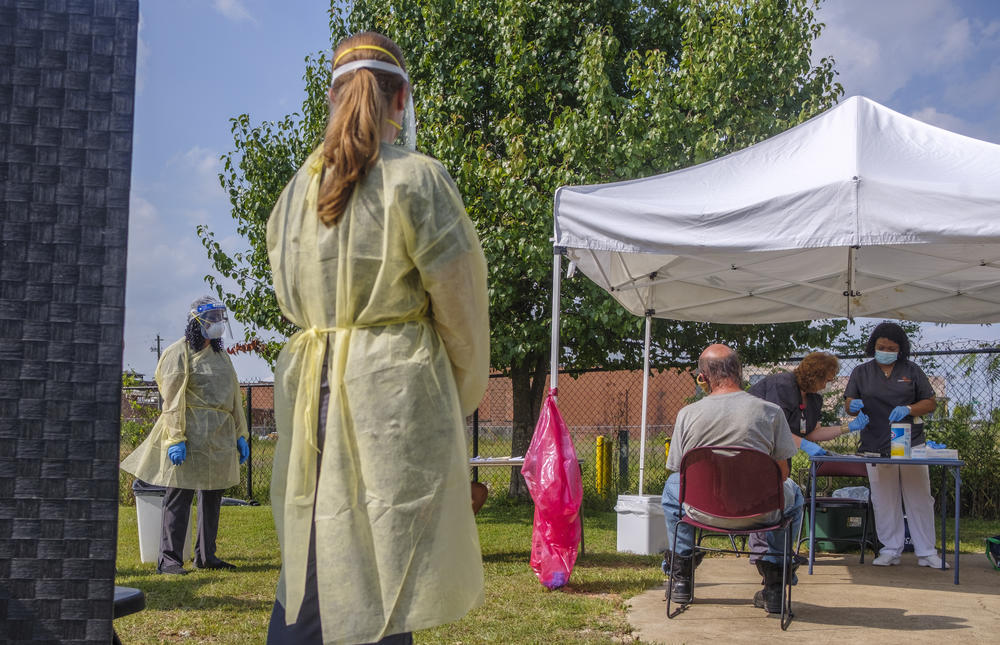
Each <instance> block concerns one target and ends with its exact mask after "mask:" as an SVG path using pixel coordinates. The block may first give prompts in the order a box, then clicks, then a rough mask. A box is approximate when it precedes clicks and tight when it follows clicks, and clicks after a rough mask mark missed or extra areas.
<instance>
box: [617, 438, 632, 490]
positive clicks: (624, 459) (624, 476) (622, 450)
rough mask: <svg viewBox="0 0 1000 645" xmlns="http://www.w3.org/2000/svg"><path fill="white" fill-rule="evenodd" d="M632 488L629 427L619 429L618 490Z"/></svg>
mask: <svg viewBox="0 0 1000 645" xmlns="http://www.w3.org/2000/svg"><path fill="white" fill-rule="evenodd" d="M629 488H630V486H629V479H628V429H625V430H619V431H618V490H619V491H621V492H624V491H627V490H628V489H629Z"/></svg>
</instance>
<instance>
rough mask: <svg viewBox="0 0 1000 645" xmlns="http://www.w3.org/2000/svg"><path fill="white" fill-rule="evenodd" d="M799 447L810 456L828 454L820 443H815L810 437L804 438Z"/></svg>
mask: <svg viewBox="0 0 1000 645" xmlns="http://www.w3.org/2000/svg"><path fill="white" fill-rule="evenodd" d="M799 448H800V449H802V450H803V451H805V453H806V454H807V455H809V456H810V457H819V456H820V455H825V454H826V450H823V448H822V447H821V446H820V445H819V444H818V443H813V442H812V441H809V440H808V439H803V440H802V443H801V444H799Z"/></svg>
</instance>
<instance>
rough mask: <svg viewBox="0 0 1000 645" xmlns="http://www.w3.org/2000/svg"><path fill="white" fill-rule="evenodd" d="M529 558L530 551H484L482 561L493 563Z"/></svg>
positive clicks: (519, 560)
mask: <svg viewBox="0 0 1000 645" xmlns="http://www.w3.org/2000/svg"><path fill="white" fill-rule="evenodd" d="M530 558H531V551H528V550H525V551H505V552H501V553H484V554H483V562H489V563H493V564H500V563H508V562H527V561H528V560H529V559H530Z"/></svg>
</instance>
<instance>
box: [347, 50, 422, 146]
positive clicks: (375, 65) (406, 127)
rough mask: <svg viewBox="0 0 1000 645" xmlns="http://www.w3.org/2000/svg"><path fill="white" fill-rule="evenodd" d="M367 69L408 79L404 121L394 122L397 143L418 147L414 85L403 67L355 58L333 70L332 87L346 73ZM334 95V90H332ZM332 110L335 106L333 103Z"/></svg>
mask: <svg viewBox="0 0 1000 645" xmlns="http://www.w3.org/2000/svg"><path fill="white" fill-rule="evenodd" d="M362 67H364V68H367V69H377V70H380V71H383V72H389V73H391V74H395V75H397V76H399V77H401V78H402V79H403V80H404V81H406V84H407V86H409V91H407V93H406V107H405V108H404V110H403V121H402V123H395V122H394V123H393V125H395V126H396V127H398V128H399V131H400V132H399V135H398V136H397V137H396V144H397V145H402V146H403V147H405V148H406V149H407V150H416V149H417V119H416V114H415V113H414V111H413V86H412V85H411V84H410V77H409V75H408V74H407V73H406V72H405V71H404V70H403V68H402V67H400V66H398V65H394V64H393V63H387V62H385V61H381V60H374V59H367V60H355V61H351V62H350V63H345V64H343V65H341V66H340V67H338V68H337V69H335V70H333V75H332V76H331V78H330V83H331V87H332V84H333V83H334V82H335V81H336V80H337V79H338V78H340V77H341V76H343V75H344V74H348V73H350V72H353V71H355V70H357V69H360V68H362ZM331 95H332V91H331ZM330 109H331V110H332V109H333V106H332V105H331V108H330Z"/></svg>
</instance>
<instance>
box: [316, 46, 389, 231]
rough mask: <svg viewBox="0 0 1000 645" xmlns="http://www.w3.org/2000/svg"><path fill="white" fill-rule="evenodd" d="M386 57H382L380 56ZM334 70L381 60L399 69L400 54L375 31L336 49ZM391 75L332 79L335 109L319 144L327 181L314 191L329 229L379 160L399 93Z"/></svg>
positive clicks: (358, 73) (363, 72) (369, 72)
mask: <svg viewBox="0 0 1000 645" xmlns="http://www.w3.org/2000/svg"><path fill="white" fill-rule="evenodd" d="M386 51H388V52H391V53H384V52H386ZM336 52H341V53H340V54H339V55H338V56H335V58H334V60H335V65H334V69H336V67H337V66H339V65H341V64H344V63H349V62H352V61H355V60H363V59H371V58H374V59H376V60H385V61H387V62H392V63H394V64H399V63H400V62H401V61H402V59H403V55H402V52H400V51H399V47H397V46H396V44H395V43H394V42H392V41H391V40H389V39H388V38H386V37H385V36H382V35H381V34H377V33H375V32H365V33H361V34H357V35H355V36H352V37H350V38H348V39H347V40H345V41H344V42H342V43H341V44H340V45H339V46H338V47H337V49H336ZM402 86H403V80H402V79H401V78H400V77H399V76H396V75H395V74H390V73H386V72H381V71H379V70H373V69H368V68H360V69H357V70H355V71H354V72H349V73H347V74H345V75H344V76H342V77H341V78H339V79H337V82H336V83H335V84H334V92H335V93H336V96H337V103H336V107H335V109H334V108H332V107H331V115H330V122H329V123H328V124H327V126H326V135H325V137H324V140H323V157H324V160H325V167H326V176H325V178H324V180H323V184H322V185H321V186H320V190H319V200H318V204H317V214H318V216H319V219H320V221H321V222H323V224H325V225H326V226H333V225H335V224H337V222H339V221H340V217H341V216H342V215H343V214H344V211H345V210H346V209H347V203H348V201H349V200H350V198H351V194H352V193H353V192H354V187H355V186H356V185H357V183H358V182H359V181H361V179H363V178H364V176H365V175H366V174H367V173H368V171H369V170H370V169H371V168H372V166H374V165H375V162H376V161H378V155H379V145H380V143H381V141H382V129H383V127H384V124H385V123H386V120H387V118H388V112H389V103H390V101H391V100H392V97H393V96H394V95H395V94H396V93H397V92H398V91H399V90H400V88H402Z"/></svg>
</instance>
